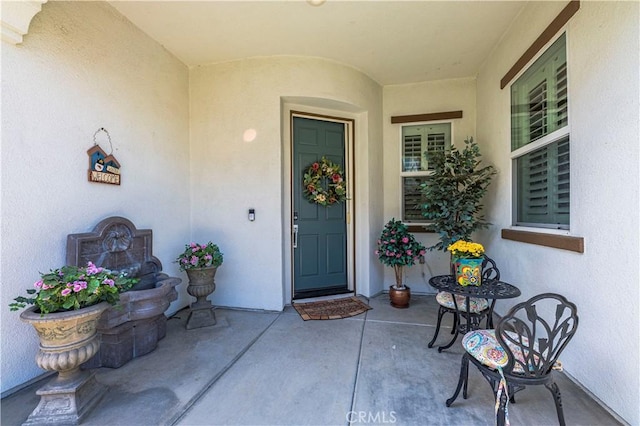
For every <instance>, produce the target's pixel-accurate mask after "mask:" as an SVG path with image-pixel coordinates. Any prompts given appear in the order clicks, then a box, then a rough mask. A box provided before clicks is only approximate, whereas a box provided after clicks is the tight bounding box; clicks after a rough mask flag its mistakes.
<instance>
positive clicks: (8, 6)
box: [0, 0, 48, 44]
mask: <svg viewBox="0 0 640 426" xmlns="http://www.w3.org/2000/svg"><path fill="white" fill-rule="evenodd" d="M47 1H48V0H20V1H3V2H2V18H0V19H1V20H2V41H6V42H8V43H11V44H19V43H22V37H23V36H24V35H25V34H27V32H28V31H29V25H30V24H31V20H32V19H33V17H34V16H36V14H37V13H38V12H40V10H42V5H43V4H44V3H46V2H47Z"/></svg>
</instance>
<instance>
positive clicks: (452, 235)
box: [421, 138, 496, 251]
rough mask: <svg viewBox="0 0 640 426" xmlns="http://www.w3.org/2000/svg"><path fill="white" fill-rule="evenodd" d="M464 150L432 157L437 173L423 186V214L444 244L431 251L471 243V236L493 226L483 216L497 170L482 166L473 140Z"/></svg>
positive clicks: (489, 166) (438, 153)
mask: <svg viewBox="0 0 640 426" xmlns="http://www.w3.org/2000/svg"><path fill="white" fill-rule="evenodd" d="M464 143H465V146H464V149H463V150H462V151H459V150H458V149H457V148H455V147H453V148H452V149H451V150H450V151H448V152H434V153H430V154H425V155H428V160H429V164H430V165H431V166H433V174H431V175H429V176H428V177H426V180H425V182H424V183H423V184H422V185H421V191H422V196H423V201H424V203H423V204H422V215H423V216H424V217H425V218H426V219H427V220H428V221H430V222H431V223H432V229H433V230H434V231H436V232H437V233H438V235H439V237H440V241H438V242H437V243H436V244H434V245H433V246H431V247H428V249H429V250H434V249H436V250H442V251H445V250H447V248H448V247H449V246H450V245H451V244H453V243H455V242H456V241H458V240H465V241H470V240H471V234H472V233H473V232H474V231H476V230H478V229H483V228H486V227H487V226H489V225H490V224H489V223H488V222H486V221H485V219H484V215H483V214H482V207H483V206H482V203H481V201H482V198H483V197H484V195H485V194H486V192H487V187H488V186H489V184H490V183H491V178H492V177H493V176H494V175H495V174H496V170H495V168H494V167H493V166H491V165H486V166H481V165H480V162H481V160H480V157H481V155H480V148H479V147H478V145H477V144H476V143H475V142H474V141H473V138H469V139H468V140H465V141H464Z"/></svg>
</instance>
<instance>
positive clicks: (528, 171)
mask: <svg viewBox="0 0 640 426" xmlns="http://www.w3.org/2000/svg"><path fill="white" fill-rule="evenodd" d="M516 169H517V182H518V187H517V198H518V208H517V212H518V213H517V223H518V224H519V225H527V224H546V225H549V226H554V227H557V228H562V229H566V228H568V225H569V195H570V192H569V189H570V185H569V171H570V168H569V137H568V136H567V137H565V138H563V139H560V140H559V141H556V142H553V143H550V144H548V145H546V146H544V147H543V148H540V149H538V150H536V151H533V152H530V153H528V154H526V155H523V156H521V157H519V158H518V159H517V160H516Z"/></svg>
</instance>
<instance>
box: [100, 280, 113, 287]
mask: <svg viewBox="0 0 640 426" xmlns="http://www.w3.org/2000/svg"><path fill="white" fill-rule="evenodd" d="M102 284H106V285H108V286H109V287H113V286H114V285H115V284H116V283H115V282H114V281H113V280H112V279H111V278H105V280H104V281H102Z"/></svg>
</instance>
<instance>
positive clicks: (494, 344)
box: [462, 330, 524, 373]
mask: <svg viewBox="0 0 640 426" xmlns="http://www.w3.org/2000/svg"><path fill="white" fill-rule="evenodd" d="M514 336H515V334H514ZM507 344H508V345H509V347H510V349H511V352H512V353H513V356H515V357H516V359H518V360H520V361H523V357H522V352H521V351H520V348H519V347H516V346H515V345H513V344H509V343H507ZM462 347H464V350H465V351H467V352H469V354H470V355H471V356H473V357H474V358H475V359H477V360H478V361H480V362H481V363H482V364H483V365H486V366H487V367H489V368H493V369H497V368H502V367H504V366H505V365H507V353H506V352H505V350H504V348H503V347H502V346H501V345H500V343H498V339H496V331H495V330H475V331H470V332H469V333H467V334H465V335H464V338H463V339H462ZM513 372H514V373H523V372H524V370H523V369H522V366H521V365H520V364H519V363H517V362H516V363H514V365H513Z"/></svg>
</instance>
